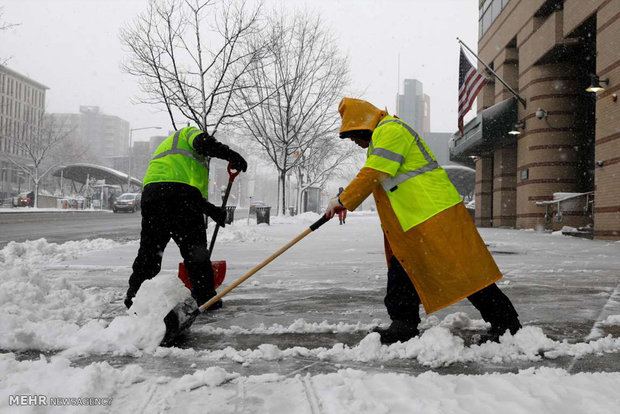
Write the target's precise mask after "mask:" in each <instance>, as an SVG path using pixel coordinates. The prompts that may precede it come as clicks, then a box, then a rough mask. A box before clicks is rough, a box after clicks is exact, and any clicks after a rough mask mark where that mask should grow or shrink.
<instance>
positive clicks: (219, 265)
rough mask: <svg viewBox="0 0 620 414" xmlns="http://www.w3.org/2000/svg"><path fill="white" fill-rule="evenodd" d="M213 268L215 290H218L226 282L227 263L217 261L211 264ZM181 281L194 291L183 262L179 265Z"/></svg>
mask: <svg viewBox="0 0 620 414" xmlns="http://www.w3.org/2000/svg"><path fill="white" fill-rule="evenodd" d="M211 267H212V268H213V284H214V286H213V288H214V289H217V288H218V287H220V285H221V284H222V282H224V278H225V277H226V261H225V260H217V261H215V262H211ZM179 279H181V281H182V282H183V283H184V284H185V287H187V288H188V289H189V290H192V282H190V280H189V275H188V274H187V269H186V268H185V265H184V264H183V262H181V263H179Z"/></svg>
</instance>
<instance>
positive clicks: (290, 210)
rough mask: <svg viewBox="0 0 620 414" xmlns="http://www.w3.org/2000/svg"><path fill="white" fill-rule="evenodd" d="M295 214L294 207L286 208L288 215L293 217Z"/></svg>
mask: <svg viewBox="0 0 620 414" xmlns="http://www.w3.org/2000/svg"><path fill="white" fill-rule="evenodd" d="M296 213H297V212H296V211H295V207H289V208H288V214H289V215H291V216H294V215H295V214H296Z"/></svg>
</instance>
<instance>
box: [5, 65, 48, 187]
mask: <svg viewBox="0 0 620 414" xmlns="http://www.w3.org/2000/svg"><path fill="white" fill-rule="evenodd" d="M47 89H48V87H47V86H45V85H43V84H41V83H39V82H37V81H34V80H32V79H30V78H28V77H27V76H24V75H22V74H21V73H18V72H16V71H14V70H11V69H9V68H8V67H6V66H3V65H0V199H4V198H7V197H10V196H11V195H13V194H15V193H16V192H17V191H19V190H21V189H22V188H23V189H25V188H29V185H30V184H29V180H28V178H27V177H26V176H25V174H24V173H23V172H22V171H21V170H20V169H19V168H18V167H16V166H15V165H14V164H13V163H12V162H11V161H9V159H11V160H13V162H16V163H18V164H21V165H27V164H28V163H29V162H30V163H31V162H32V160H31V159H30V158H29V157H28V154H26V150H25V148H24V146H22V145H19V142H20V141H22V142H31V141H32V140H34V139H36V137H37V136H38V135H39V128H40V127H41V119H42V117H43V114H44V112H45V91H46V90H47Z"/></svg>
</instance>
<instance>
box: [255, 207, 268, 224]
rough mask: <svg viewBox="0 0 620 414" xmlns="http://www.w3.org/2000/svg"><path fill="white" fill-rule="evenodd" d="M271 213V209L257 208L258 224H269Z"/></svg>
mask: <svg viewBox="0 0 620 414" xmlns="http://www.w3.org/2000/svg"><path fill="white" fill-rule="evenodd" d="M270 213H271V207H256V224H261V223H267V224H269V225H271V224H270V223H269V215H270Z"/></svg>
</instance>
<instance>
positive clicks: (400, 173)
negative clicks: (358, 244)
mask: <svg viewBox="0 0 620 414" xmlns="http://www.w3.org/2000/svg"><path fill="white" fill-rule="evenodd" d="M364 167H369V168H373V169H375V170H379V171H382V172H385V173H387V174H389V175H390V177H389V178H387V179H386V180H384V181H383V183H382V184H381V185H382V187H383V189H384V190H385V191H386V193H387V196H388V198H389V200H390V204H391V205H392V209H393V210H394V213H395V214H396V217H397V218H398V221H399V222H400V225H401V226H402V228H403V231H407V230H409V229H410V228H412V227H414V226H416V225H418V224H420V223H422V222H424V221H426V220H428V219H429V218H431V217H433V216H434V215H436V214H438V213H440V212H442V211H444V210H446V209H448V208H450V207H452V206H454V205H456V204H458V203H460V202H461V201H462V199H461V196H460V195H459V193H458V191H457V190H456V188H455V187H454V185H453V184H452V182H451V181H450V178H448V174H447V173H446V171H445V170H444V169H443V168H441V166H440V165H439V163H437V159H436V158H435V156H434V155H433V153H432V152H431V150H430V149H429V147H428V146H427V145H426V143H425V142H424V140H422V138H420V136H419V135H418V134H417V133H416V132H415V131H414V130H413V128H411V127H410V126H409V125H407V124H406V123H405V122H403V121H401V120H400V119H398V118H395V117H392V116H386V117H384V118H383V119H382V120H381V122H379V124H378V125H377V127H376V128H375V130H374V131H373V134H372V139H371V141H370V146H369V147H368V152H367V160H366V164H365V165H364Z"/></svg>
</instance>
